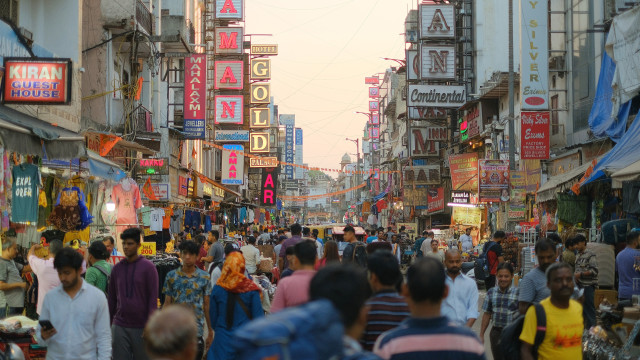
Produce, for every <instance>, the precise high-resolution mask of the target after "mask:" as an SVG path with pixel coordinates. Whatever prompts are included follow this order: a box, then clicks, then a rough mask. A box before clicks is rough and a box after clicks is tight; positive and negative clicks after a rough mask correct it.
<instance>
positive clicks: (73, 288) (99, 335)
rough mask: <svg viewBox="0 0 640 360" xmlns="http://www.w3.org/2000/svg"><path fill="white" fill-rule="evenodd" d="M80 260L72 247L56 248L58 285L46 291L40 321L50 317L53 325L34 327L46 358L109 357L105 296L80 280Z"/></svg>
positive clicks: (81, 359)
mask: <svg viewBox="0 0 640 360" xmlns="http://www.w3.org/2000/svg"><path fill="white" fill-rule="evenodd" d="M82 262H83V258H82V255H80V254H79V253H78V252H77V251H75V250H73V249H71V248H64V249H62V250H60V251H58V253H57V254H56V256H55V258H54V260H53V266H54V267H55V269H56V270H57V271H58V277H59V278H60V282H61V285H60V286H58V287H56V288H55V289H53V290H51V291H49V292H48V293H47V295H46V296H45V298H44V302H43V304H42V312H41V313H40V320H41V321H42V320H49V321H50V322H51V325H52V326H53V327H51V328H43V327H42V325H38V327H37V329H36V338H37V340H38V343H39V344H40V345H43V346H46V347H47V359H56V360H57V359H77V360H93V359H97V360H109V359H111V328H110V326H109V307H108V305H107V298H106V297H105V296H104V293H103V292H102V291H101V290H99V289H98V288H96V287H95V286H93V285H90V284H88V283H87V282H85V281H84V280H83V279H82V277H81V276H80V275H81V274H82Z"/></svg>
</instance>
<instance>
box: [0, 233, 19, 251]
mask: <svg viewBox="0 0 640 360" xmlns="http://www.w3.org/2000/svg"><path fill="white" fill-rule="evenodd" d="M15 244H16V238H14V237H13V236H3V237H2V251H5V250H8V249H9V248H11V247H12V246H13V245H15Z"/></svg>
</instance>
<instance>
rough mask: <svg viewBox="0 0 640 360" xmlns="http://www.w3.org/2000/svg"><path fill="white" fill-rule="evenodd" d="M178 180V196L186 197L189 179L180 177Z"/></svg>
mask: <svg viewBox="0 0 640 360" xmlns="http://www.w3.org/2000/svg"><path fill="white" fill-rule="evenodd" d="M178 180H179V182H178V195H182V196H188V195H189V180H190V179H189V178H188V177H184V176H180V177H179V178H178Z"/></svg>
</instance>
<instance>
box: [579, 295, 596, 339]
mask: <svg viewBox="0 0 640 360" xmlns="http://www.w3.org/2000/svg"><path fill="white" fill-rule="evenodd" d="M595 296H596V287H595V286H593V285H589V286H585V287H584V303H583V304H582V316H583V317H584V328H585V330H588V329H590V328H591V327H592V326H595V325H596V304H595Z"/></svg>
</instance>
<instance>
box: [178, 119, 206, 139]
mask: <svg viewBox="0 0 640 360" xmlns="http://www.w3.org/2000/svg"><path fill="white" fill-rule="evenodd" d="M204 129H205V121H204V119H184V130H183V133H184V137H185V138H187V139H204Z"/></svg>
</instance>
